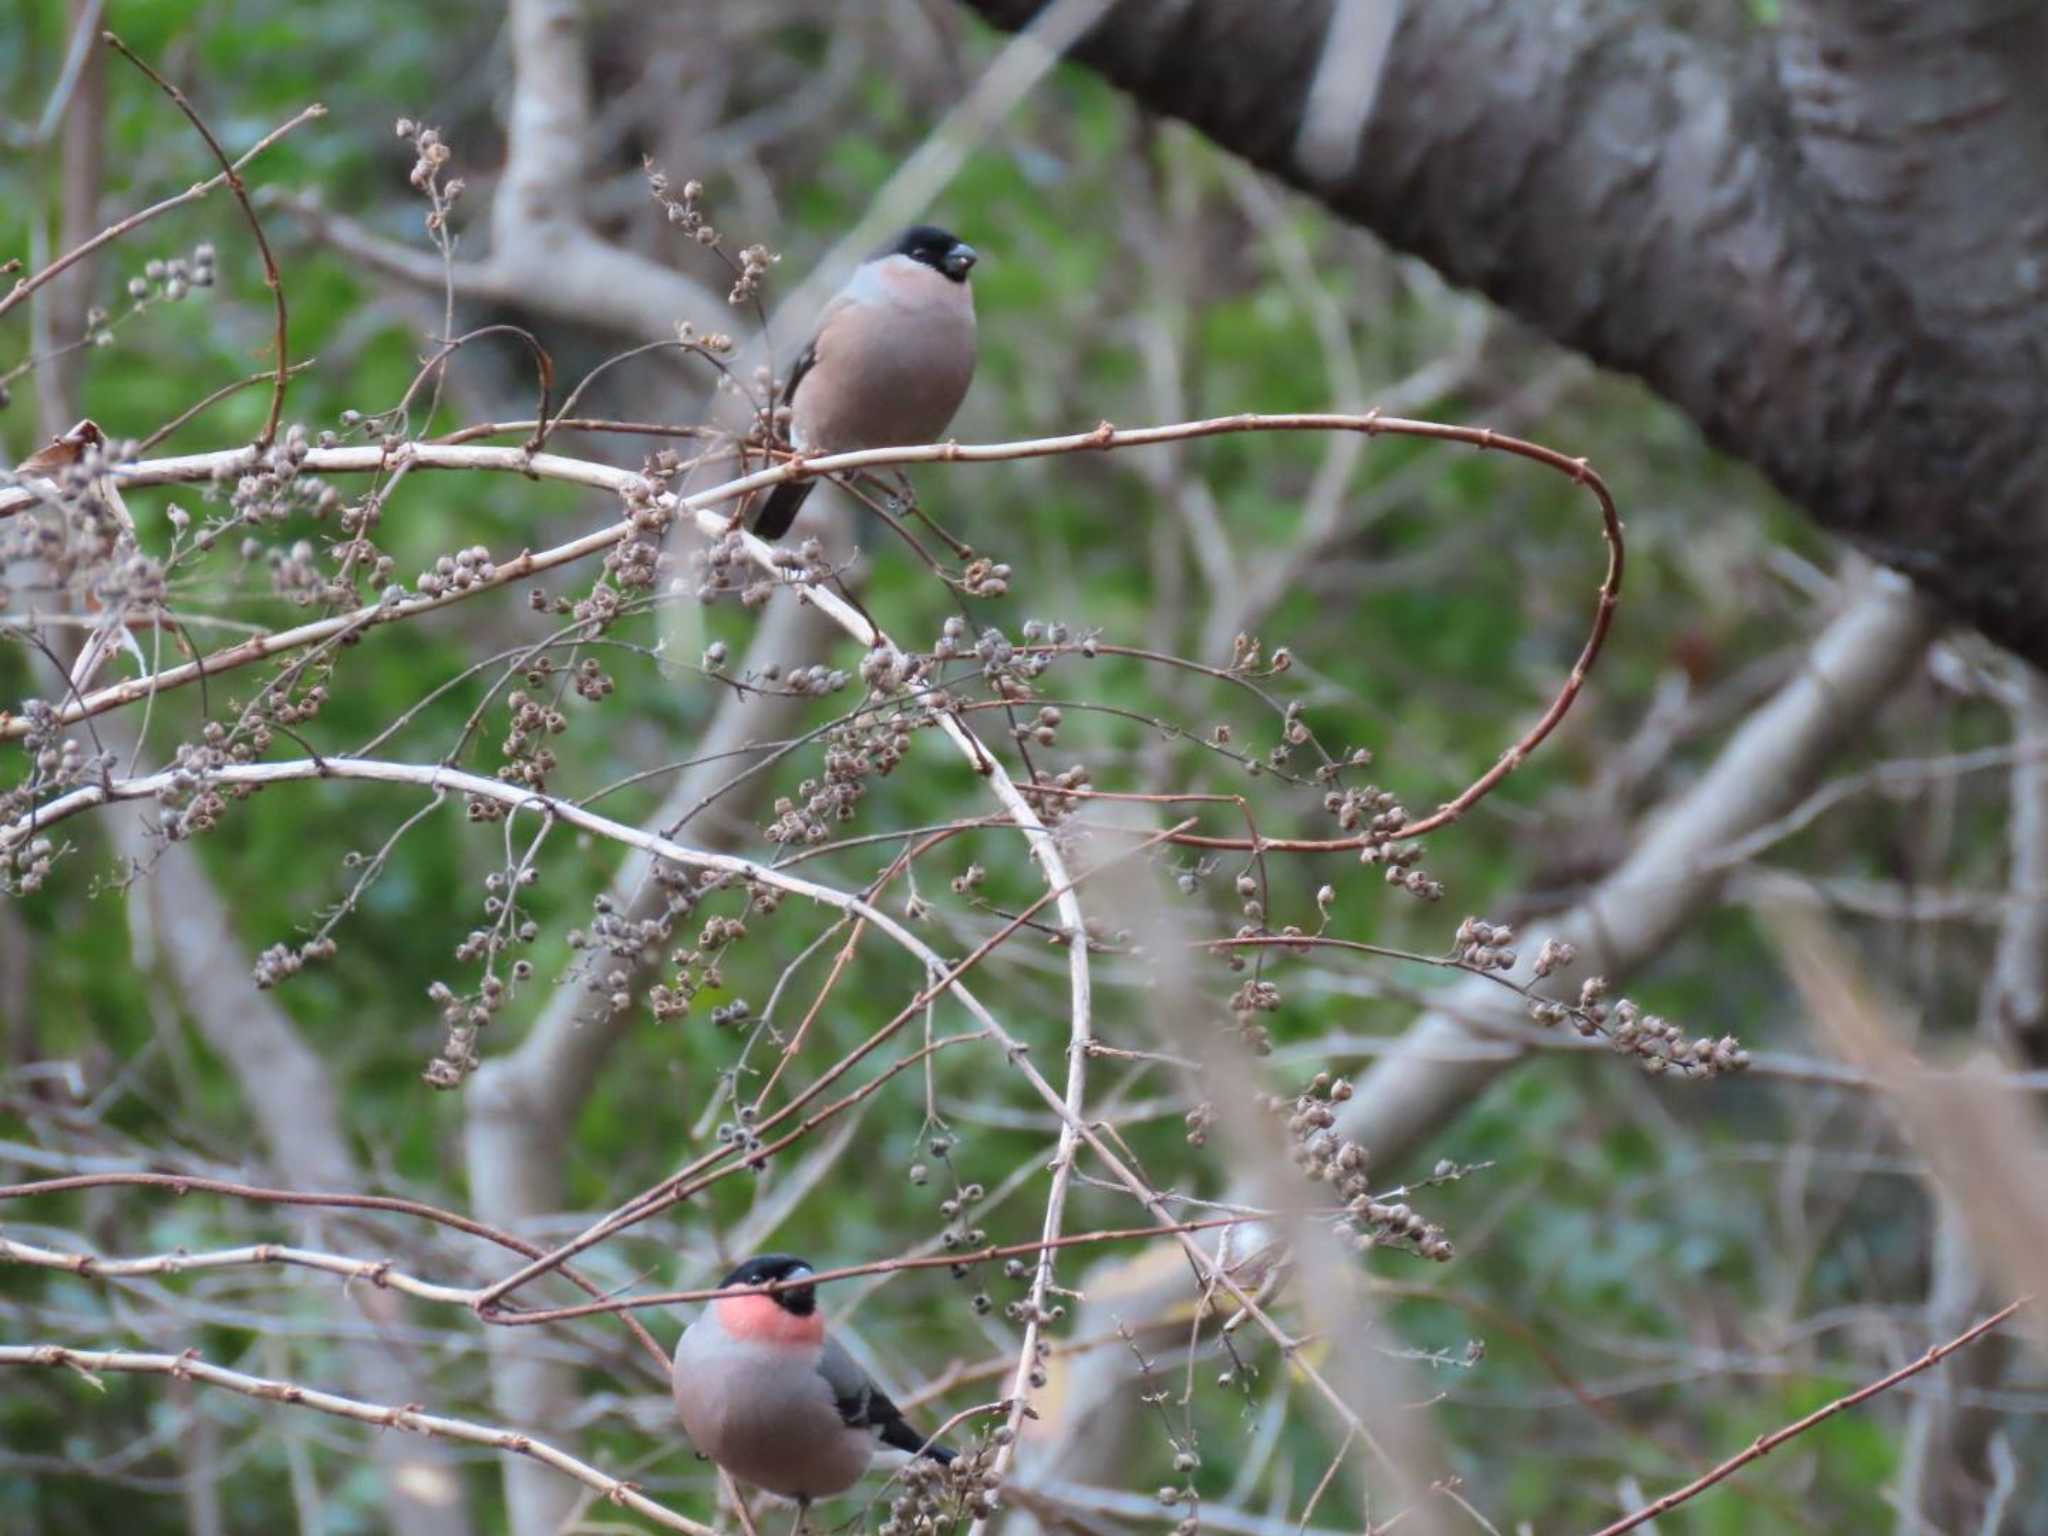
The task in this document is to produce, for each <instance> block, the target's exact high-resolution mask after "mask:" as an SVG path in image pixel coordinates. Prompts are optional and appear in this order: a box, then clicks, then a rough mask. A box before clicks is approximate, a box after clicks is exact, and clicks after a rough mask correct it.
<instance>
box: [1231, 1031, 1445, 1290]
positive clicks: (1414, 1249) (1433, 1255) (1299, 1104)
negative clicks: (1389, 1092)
mask: <svg viewBox="0 0 2048 1536" xmlns="http://www.w3.org/2000/svg"><path fill="white" fill-rule="evenodd" d="M1350 1097H1351V1085H1350V1084H1349V1083H1347V1082H1345V1081H1344V1080H1343V1079H1342V1078H1336V1079H1332V1078H1331V1076H1330V1074H1329V1073H1327V1072H1318V1073H1317V1074H1316V1075H1315V1078H1314V1079H1313V1080H1312V1081H1311V1082H1310V1083H1309V1085H1308V1088H1307V1089H1306V1090H1305V1091H1304V1092H1302V1093H1300V1094H1298V1095H1297V1096H1296V1097H1294V1098H1293V1099H1287V1098H1283V1097H1282V1096H1281V1095H1279V1094H1262V1095H1260V1096H1259V1098H1258V1100H1257V1101H1256V1102H1257V1103H1258V1104H1259V1107H1260V1108H1262V1109H1264V1110H1266V1111H1267V1112H1268V1113H1269V1114H1272V1115H1274V1116H1276V1117H1279V1116H1284V1117H1285V1118H1286V1123H1287V1141H1288V1148H1287V1155H1288V1158H1289V1160H1290V1161H1292V1162H1293V1164H1294V1166H1295V1167H1297V1168H1299V1169H1300V1170H1301V1171H1302V1172H1303V1173H1304V1174H1306V1175H1307V1176H1308V1177H1309V1178H1311V1179H1314V1180H1316V1181H1317V1182H1319V1183H1324V1184H1328V1185H1330V1186H1331V1187H1332V1188H1333V1189H1335V1191H1336V1193H1337V1198H1338V1199H1339V1200H1340V1201H1342V1202H1343V1206H1344V1214H1343V1216H1342V1217H1341V1218H1339V1220H1338V1223H1337V1230H1338V1232H1339V1233H1340V1234H1342V1235H1344V1236H1346V1237H1348V1238H1349V1240H1350V1242H1351V1244H1352V1246H1353V1247H1355V1248H1356V1249H1357V1250H1358V1251H1359V1252H1360V1253H1367V1252H1370V1251H1371V1250H1373V1249H1375V1248H1387V1247H1392V1248H1398V1249H1401V1250H1402V1251H1404V1252H1407V1253H1413V1254H1416V1255H1418V1256H1420V1257H1422V1258H1425V1259H1434V1260H1436V1261H1437V1262H1438V1263H1443V1262H1445V1261H1447V1260H1449V1259H1450V1258H1452V1257H1453V1256H1454V1254H1455V1250H1454V1249H1453V1248H1452V1246H1451V1240H1450V1239H1449V1238H1448V1237H1446V1236H1445V1235H1444V1230H1443V1228H1442V1227H1439V1226H1437V1225H1436V1224H1435V1223H1434V1222H1432V1221H1430V1220H1428V1219H1427V1218H1426V1217H1424V1216H1423V1215H1422V1214H1421V1213H1420V1212H1418V1211H1416V1210H1415V1209H1414V1208H1413V1207H1411V1206H1410V1205H1409V1204H1408V1203H1407V1201H1406V1200H1404V1199H1399V1198H1393V1199H1382V1198H1379V1197H1376V1196H1375V1195H1374V1194H1373V1190H1372V1185H1371V1182H1370V1181H1369V1180H1368V1178H1367V1173H1368V1170H1369V1169H1370V1166H1371V1161H1372V1160H1371V1158H1370V1157H1369V1156H1368V1155H1367V1154H1366V1150H1365V1148H1364V1146H1363V1145H1361V1144H1360V1143H1359V1142H1357V1141H1355V1140H1353V1139H1352V1138H1351V1137H1348V1136H1345V1135H1342V1134H1341V1133H1339V1132H1338V1131H1337V1129H1336V1124H1337V1111H1336V1106H1337V1105H1339V1104H1342V1103H1344V1102H1345V1101H1347V1100H1348V1099H1349V1098H1350Z"/></svg>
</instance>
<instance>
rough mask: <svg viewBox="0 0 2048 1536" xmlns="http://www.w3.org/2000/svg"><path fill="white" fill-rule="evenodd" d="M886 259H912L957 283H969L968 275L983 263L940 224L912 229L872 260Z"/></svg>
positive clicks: (916, 225) (913, 227) (964, 243)
mask: <svg viewBox="0 0 2048 1536" xmlns="http://www.w3.org/2000/svg"><path fill="white" fill-rule="evenodd" d="M884 256H908V257H909V258H910V259H911V260H912V261H915V262H919V263H921V264H922V265H924V266H927V267H930V268H931V269H932V270H933V271H934V272H938V273H940V274H942V275H944V276H946V277H950V278H951V279H952V280H953V281H954V282H956V283H964V282H966V281H967V274H968V273H969V272H971V271H973V270H974V264H975V262H976V261H978V260H979V259H980V258H979V257H978V256H977V255H976V254H975V250H974V247H973V246H971V245H969V244H968V243H967V242H966V241H964V240H960V239H957V238H955V237H954V236H953V235H952V234H951V233H950V232H949V231H947V230H943V229H940V228H939V227H938V226H937V225H936V224H913V225H911V226H910V228H908V229H906V230H904V231H903V233H902V234H900V235H898V236H897V237H896V238H895V239H894V240H891V241H890V242H889V243H888V244H887V245H885V246H883V247H882V248H881V249H880V250H878V251H876V252H875V255H874V258H871V259H879V258H881V257H884Z"/></svg>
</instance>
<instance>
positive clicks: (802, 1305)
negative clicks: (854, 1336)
mask: <svg viewBox="0 0 2048 1536" xmlns="http://www.w3.org/2000/svg"><path fill="white" fill-rule="evenodd" d="M811 1268H812V1266H811V1264H810V1261H809V1260H807V1259H800V1258H798V1257H797V1256H796V1255H795V1254H793V1253H763V1254H759V1255H757V1256H755V1257H754V1258H751V1259H749V1260H747V1262H746V1263H744V1264H742V1265H741V1266H740V1267H739V1268H738V1269H736V1270H734V1271H733V1272H732V1273H731V1274H729V1275H727V1276H726V1277H725V1278H724V1279H723V1280H721V1281H719V1282H718V1288H719V1289H720V1290H725V1289H727V1288H728V1287H730V1286H735V1285H772V1284H774V1283H775V1282H776V1281H777V1280H788V1279H791V1278H792V1277H794V1276H797V1275H808V1274H809V1273H810V1272H811ZM772 1299H773V1300H774V1302H775V1304H776V1305H777V1306H778V1307H780V1308H782V1310H783V1311H785V1312H789V1313H792V1314H794V1315H795V1316H797V1317H809V1316H810V1315H811V1314H812V1313H813V1312H815V1311H817V1310H818V1293H817V1292H816V1291H815V1290H814V1289H812V1288H811V1287H810V1286H808V1285H793V1286H791V1287H790V1288H789V1289H788V1290H786V1291H776V1292H774V1293H773V1298H772Z"/></svg>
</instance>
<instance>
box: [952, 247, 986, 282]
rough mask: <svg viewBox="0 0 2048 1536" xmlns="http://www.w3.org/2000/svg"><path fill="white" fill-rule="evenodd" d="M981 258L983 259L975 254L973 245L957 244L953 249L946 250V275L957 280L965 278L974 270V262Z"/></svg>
mask: <svg viewBox="0 0 2048 1536" xmlns="http://www.w3.org/2000/svg"><path fill="white" fill-rule="evenodd" d="M979 260H981V257H980V256H978V255H977V254H975V250H974V247H973V246H971V245H967V244H965V243H962V244H960V245H956V246H954V247H953V249H951V250H950V251H948V252H946V259H945V262H944V266H945V268H946V276H948V277H950V278H954V279H956V280H957V279H960V278H964V277H965V276H967V274H968V273H969V272H972V271H973V270H974V264H975V263H976V262H977V261H979Z"/></svg>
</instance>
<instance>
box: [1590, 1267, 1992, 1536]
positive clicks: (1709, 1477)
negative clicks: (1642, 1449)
mask: <svg viewBox="0 0 2048 1536" xmlns="http://www.w3.org/2000/svg"><path fill="white" fill-rule="evenodd" d="M2032 1300H2033V1298H2032V1297H2031V1296H2022V1297H2020V1299H2019V1300H2017V1301H2014V1302H2009V1303H2008V1304H2007V1305H2005V1306H2003V1307H2001V1308H1999V1309H1998V1310H1997V1311H1996V1312H1994V1313H1992V1314H1991V1315H1990V1316H1989V1317H1987V1318H1985V1319H1984V1320H1983V1321H1982V1322H1980V1323H1978V1324H1977V1325H1976V1326H1975V1327H1972V1328H1968V1329H1965V1330H1964V1331H1963V1332H1962V1333H1959V1334H1957V1335H1956V1336H1955V1337H1954V1338H1952V1339H1950V1340H1949V1341H1948V1342H1947V1343H1946V1344H1937V1345H1935V1346H1934V1347H1933V1348H1932V1349H1930V1350H1928V1351H1927V1353H1926V1354H1924V1355H1922V1356H1921V1357H1920V1358H1919V1359H1917V1360H1912V1361H1908V1362H1907V1363H1906V1364H1905V1365H1902V1366H1900V1367H1899V1368H1898V1369H1897V1370H1896V1371H1893V1372H1892V1373H1891V1374H1890V1375H1888V1376H1881V1377H1879V1378H1878V1379H1877V1380H1876V1381H1873V1382H1871V1383H1869V1384H1868V1385H1867V1386H1863V1387H1858V1388H1857V1389H1856V1390H1855V1391H1854V1392H1851V1393H1849V1394H1848V1395H1847V1396H1845V1397H1838V1398H1836V1399H1835V1400H1834V1401H1833V1402H1831V1403H1827V1404H1825V1405H1823V1406H1822V1407H1819V1408H1816V1409H1814V1411H1813V1412H1812V1413H1809V1414H1808V1415H1806V1417H1805V1418H1803V1419H1795V1420H1794V1421H1793V1422H1792V1423H1790V1424H1787V1425H1785V1426H1784V1427H1783V1428H1782V1429H1774V1430H1772V1431H1771V1432H1770V1433H1769V1434H1768V1435H1759V1436H1758V1437H1757V1439H1756V1440H1755V1441H1754V1442H1752V1443H1751V1444H1750V1446H1749V1447H1748V1449H1746V1450H1743V1451H1741V1452H1739V1453H1737V1454H1736V1455H1734V1456H1731V1457H1729V1458H1728V1459H1727V1460H1726V1461H1724V1462H1722V1463H1721V1464H1720V1465H1719V1466H1717V1467H1715V1468H1714V1469H1713V1470H1712V1471H1709V1472H1705V1473H1702V1474H1701V1475H1700V1476H1698V1477H1696V1478H1694V1479H1693V1480H1692V1481H1691V1482H1689V1483H1687V1484H1686V1485H1685V1486H1684V1487H1683V1488H1674V1489H1672V1490H1671V1492H1669V1493H1667V1494H1665V1495H1664V1496H1663V1497H1661V1498H1658V1499H1654V1500H1652V1501H1651V1502H1650V1503H1648V1504H1645V1505H1644V1506H1643V1507H1642V1508H1641V1509H1639V1510H1637V1511H1636V1512H1635V1513H1634V1514H1632V1515H1626V1516H1624V1517H1623V1518H1621V1519H1619V1520H1617V1521H1615V1522H1614V1524H1612V1525H1608V1526H1602V1527H1601V1528H1600V1530H1599V1531H1598V1532H1596V1533H1595V1536H1621V1533H1622V1532H1624V1531H1633V1530H1635V1529H1636V1528H1637V1527H1638V1526H1642V1525H1647V1524H1649V1522H1650V1521H1652V1520H1654V1519H1656V1518H1657V1517H1658V1516H1659V1515H1661V1514H1663V1513H1665V1512H1666V1511H1667V1510H1672V1509H1676V1508H1677V1507H1678V1506H1679V1505H1680V1504H1683V1503H1685V1502H1686V1500H1688V1499H1690V1498H1693V1497H1695V1496H1697V1495H1698V1494H1701V1493H1704V1492H1705V1491H1706V1490H1707V1489H1709V1488H1711V1487H1713V1486H1714V1484H1716V1483H1718V1482H1720V1481H1721V1480H1722V1479H1724V1478H1726V1477H1729V1476H1732V1475H1733V1474H1734V1473H1736V1472H1738V1471H1740V1470H1741V1469H1742V1468H1744V1467H1746V1466H1748V1465H1749V1464H1750V1463H1751V1462H1752V1461H1755V1460H1757V1459H1759V1458H1760V1457H1763V1456H1767V1455H1769V1454H1770V1453H1771V1452H1772V1451H1774V1450H1776V1449H1777V1448H1778V1447H1779V1446H1781V1445H1783V1444H1784V1443H1785V1442H1786V1441H1787V1440H1790V1439H1791V1438H1792V1437H1793V1436H1795V1435H1803V1434H1805V1433H1806V1431H1807V1430H1809V1429H1811V1428H1813V1426H1814V1425H1816V1424H1818V1423H1820V1422H1821V1421H1822V1420H1823V1419H1829V1418H1833V1417H1834V1416H1835V1415H1836V1414H1838V1413H1841V1412H1842V1411H1843V1410H1844V1409H1848V1408H1854V1407H1855V1406H1856V1405H1857V1404H1859V1403H1862V1402H1866V1401H1868V1400H1869V1399H1870V1398H1873V1397H1875V1396H1877V1395H1878V1393H1880V1392H1885V1391H1889V1390H1890V1389H1891V1388H1893V1387H1895V1386H1897V1385H1898V1384H1899V1383H1900V1382H1902V1381H1904V1380H1906V1379H1907V1378H1908V1377H1911V1376H1917V1375H1919V1374H1920V1373H1921V1372H1922V1371H1924V1370H1927V1369H1928V1368H1930V1367H1932V1366H1935V1365H1939V1364H1940V1363H1941V1362H1942V1361H1943V1360H1944V1359H1946V1358H1947V1357H1948V1356H1950V1355H1952V1354H1954V1353H1955V1352H1956V1351H1957V1350H1959V1349H1961V1348H1962V1347H1963V1346H1964V1345H1965V1344H1972V1343H1975V1342H1976V1341H1977V1340H1978V1339H1980V1338H1982V1337H1983V1336H1984V1335H1985V1334H1987V1333H1989V1332H1990V1331H1991V1330H1992V1329H1994V1328H1996V1327H1997V1326H1998V1325H1999V1324H2000V1323H2002V1322H2004V1321H2005V1320H2006V1319H2007V1318H2009V1317H2011V1316H2012V1315H2013V1314H2014V1313H2015V1312H2017V1311H2019V1309H2020V1308H2021V1307H2024V1306H2025V1305H2026V1304H2027V1303H2028V1302H2030V1301H2032Z"/></svg>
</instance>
